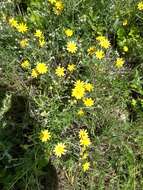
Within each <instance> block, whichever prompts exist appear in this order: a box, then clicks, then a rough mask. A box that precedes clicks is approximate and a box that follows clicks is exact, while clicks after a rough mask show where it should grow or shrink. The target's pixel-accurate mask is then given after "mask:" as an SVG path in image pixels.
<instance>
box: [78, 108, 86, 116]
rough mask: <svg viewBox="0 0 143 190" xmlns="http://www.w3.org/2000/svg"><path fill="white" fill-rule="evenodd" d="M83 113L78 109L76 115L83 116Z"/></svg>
mask: <svg viewBox="0 0 143 190" xmlns="http://www.w3.org/2000/svg"><path fill="white" fill-rule="evenodd" d="M84 114H85V113H84V111H83V109H80V110H79V111H78V112H77V115H79V116H83V115H84Z"/></svg>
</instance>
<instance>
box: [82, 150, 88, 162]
mask: <svg viewBox="0 0 143 190" xmlns="http://www.w3.org/2000/svg"><path fill="white" fill-rule="evenodd" d="M87 157H88V153H86V152H85V153H84V154H83V155H82V160H86V159H87Z"/></svg>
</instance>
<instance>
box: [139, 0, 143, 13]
mask: <svg viewBox="0 0 143 190" xmlns="http://www.w3.org/2000/svg"><path fill="white" fill-rule="evenodd" d="M138 10H140V11H143V1H141V2H139V3H138Z"/></svg>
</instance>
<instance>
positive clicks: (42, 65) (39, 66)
mask: <svg viewBox="0 0 143 190" xmlns="http://www.w3.org/2000/svg"><path fill="white" fill-rule="evenodd" d="M36 70H37V72H38V73H39V74H45V73H47V71H48V67H47V65H46V64H45V63H38V64H37V66H36Z"/></svg>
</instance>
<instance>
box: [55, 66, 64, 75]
mask: <svg viewBox="0 0 143 190" xmlns="http://www.w3.org/2000/svg"><path fill="white" fill-rule="evenodd" d="M64 72H65V68H64V67H60V66H58V67H57V69H56V75H57V76H58V77H63V76H64V75H65V73H64Z"/></svg>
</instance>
